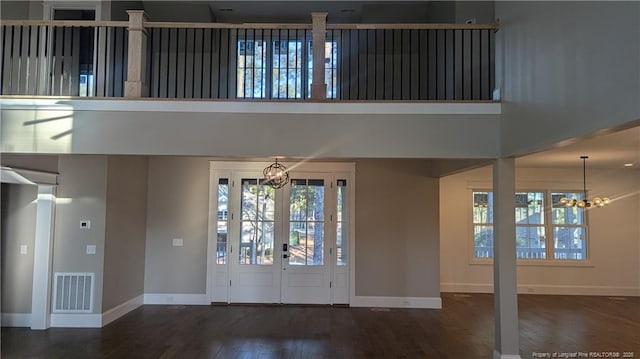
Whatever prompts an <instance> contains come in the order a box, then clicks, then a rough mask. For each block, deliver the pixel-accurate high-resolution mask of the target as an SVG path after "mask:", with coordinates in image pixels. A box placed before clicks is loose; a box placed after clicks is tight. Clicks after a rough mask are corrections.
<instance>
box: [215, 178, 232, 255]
mask: <svg viewBox="0 0 640 359" xmlns="http://www.w3.org/2000/svg"><path fill="white" fill-rule="evenodd" d="M228 206H229V180H228V179H227V178H220V180H219V181H218V219H217V239H216V264H227V233H228V229H229V215H228V211H227V209H228Z"/></svg>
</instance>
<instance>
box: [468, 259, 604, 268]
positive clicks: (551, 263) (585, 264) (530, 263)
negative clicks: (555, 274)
mask: <svg viewBox="0 0 640 359" xmlns="http://www.w3.org/2000/svg"><path fill="white" fill-rule="evenodd" d="M469 265H493V259H472V260H471V261H470V262H469ZM516 265H518V266H523V267H578V268H593V267H595V266H594V265H593V264H592V263H591V261H589V260H586V261H575V260H565V261H560V260H546V259H541V260H526V259H519V260H517V261H516Z"/></svg>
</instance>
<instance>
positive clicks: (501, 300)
mask: <svg viewBox="0 0 640 359" xmlns="http://www.w3.org/2000/svg"><path fill="white" fill-rule="evenodd" d="M515 178H516V176H515V160H514V159H513V158H500V159H497V160H495V162H494V164H493V196H494V197H493V218H494V219H493V235H494V241H493V288H494V289H493V295H494V297H493V300H494V313H495V350H494V352H493V357H494V359H519V358H520V354H519V330H518V293H517V273H516V270H517V268H516V241H515V235H516V224H515V223H516V221H515V210H514V208H515V203H516V200H515V192H516V188H515V182H516V181H515Z"/></svg>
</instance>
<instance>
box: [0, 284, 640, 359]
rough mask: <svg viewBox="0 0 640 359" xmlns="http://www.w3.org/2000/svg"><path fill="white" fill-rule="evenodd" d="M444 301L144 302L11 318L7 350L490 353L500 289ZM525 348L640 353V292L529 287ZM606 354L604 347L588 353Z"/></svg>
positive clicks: (183, 354) (523, 314)
mask: <svg viewBox="0 0 640 359" xmlns="http://www.w3.org/2000/svg"><path fill="white" fill-rule="evenodd" d="M442 299H443V307H444V308H443V309H442V310H428V309H387V310H385V309H371V308H332V307H307V306H211V307H209V306H187V307H184V306H159V305H148V306H143V307H141V308H138V309H137V310H135V311H133V312H131V313H129V314H128V315H126V316H124V317H123V318H120V319H119V320H117V321H115V322H113V323H111V324H110V325H108V326H106V327H104V328H102V329H63V328H52V329H49V330H46V331H31V330H29V329H24V328H2V342H1V349H2V352H1V353H0V355H1V356H2V358H452V359H453V358H455V359H472V358H491V357H492V353H493V297H492V296H491V295H488V294H473V295H467V294H451V293H445V294H443V295H442ZM519 313H520V348H521V349H520V350H521V351H520V354H521V356H522V357H523V358H532V357H534V355H533V353H534V352H536V353H553V352H557V353H559V354H562V353H569V354H571V353H587V355H590V353H594V352H597V353H602V352H604V354H606V353H610V352H613V353H619V355H620V358H622V357H623V355H624V354H625V353H633V355H634V357H635V358H640V298H638V297H634V298H631V297H626V298H609V297H585V296H579V297H577V296H542V295H520V296H519ZM589 357H597V356H593V355H592V356H589Z"/></svg>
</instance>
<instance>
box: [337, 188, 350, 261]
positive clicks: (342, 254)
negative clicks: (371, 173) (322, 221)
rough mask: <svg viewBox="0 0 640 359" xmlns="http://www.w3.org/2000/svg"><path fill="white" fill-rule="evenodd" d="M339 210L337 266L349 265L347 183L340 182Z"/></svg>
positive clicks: (338, 194)
mask: <svg viewBox="0 0 640 359" xmlns="http://www.w3.org/2000/svg"><path fill="white" fill-rule="evenodd" d="M337 185H338V193H337V200H338V203H337V209H336V222H337V228H336V264H337V265H339V266H346V265H347V250H348V248H349V246H348V243H349V242H348V238H349V237H348V232H347V228H348V226H347V181H346V180H338V181H337Z"/></svg>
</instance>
